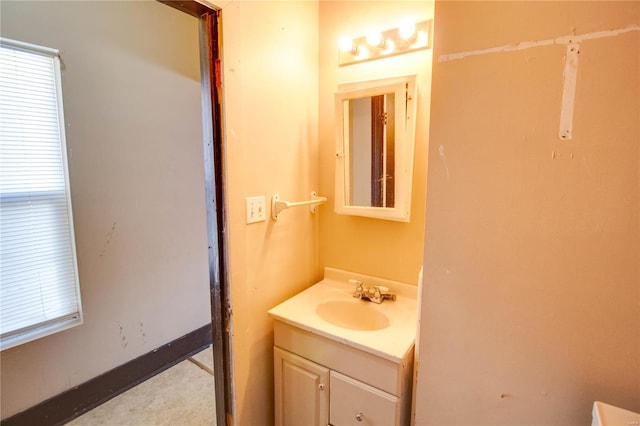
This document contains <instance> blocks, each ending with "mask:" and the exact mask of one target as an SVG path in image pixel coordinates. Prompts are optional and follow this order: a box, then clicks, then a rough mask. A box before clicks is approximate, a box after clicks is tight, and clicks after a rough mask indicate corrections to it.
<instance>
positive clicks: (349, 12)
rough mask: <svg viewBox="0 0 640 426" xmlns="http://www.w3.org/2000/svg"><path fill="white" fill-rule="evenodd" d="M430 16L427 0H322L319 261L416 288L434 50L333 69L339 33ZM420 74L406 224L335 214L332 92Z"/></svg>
mask: <svg viewBox="0 0 640 426" xmlns="http://www.w3.org/2000/svg"><path fill="white" fill-rule="evenodd" d="M432 17H433V2H432V1H404V2H402V1H376V2H358V1H321V2H320V92H319V101H320V110H319V113H320V115H319V124H320V130H319V141H320V149H319V158H318V162H319V164H320V171H321V172H320V189H321V195H325V196H327V197H329V203H328V205H326V206H323V207H322V209H321V211H320V223H321V232H320V235H319V241H320V263H321V264H322V265H323V266H331V267H335V268H340V269H346V270H351V271H355V272H360V273H365V274H368V275H374V276H379V277H383V278H388V279H392V280H396V281H403V282H407V283H412V284H415V283H417V277H418V271H419V270H420V266H421V265H422V252H423V237H424V214H425V193H426V174H427V154H426V153H427V147H428V139H429V138H428V133H429V131H428V129H429V105H430V93H431V50H422V51H418V52H414V53H409V54H404V55H400V56H395V57H391V58H385V59H381V60H376V61H371V62H365V63H362V64H355V65H348V66H344V67H338V49H337V41H338V39H339V38H340V37H341V36H343V35H351V36H353V37H357V36H361V35H364V34H366V32H367V31H368V30H370V29H371V28H376V27H377V28H379V29H381V30H387V29H391V28H394V27H395V26H397V25H398V24H399V23H400V22H402V21H403V20H404V19H414V20H415V21H422V20H427V19H431V18H432ZM409 74H415V75H417V85H418V104H417V108H418V112H417V114H418V116H417V120H416V124H417V126H416V140H415V161H414V173H413V192H412V206H411V222H410V223H401V222H392V221H385V220H379V219H370V218H364V217H358V216H342V215H337V214H336V213H334V185H335V184H334V177H335V115H334V105H335V104H334V94H335V92H336V91H337V89H338V85H339V84H343V83H348V82H353V81H362V80H374V79H380V78H386V77H394V76H401V75H409Z"/></svg>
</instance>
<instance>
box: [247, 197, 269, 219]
mask: <svg viewBox="0 0 640 426" xmlns="http://www.w3.org/2000/svg"><path fill="white" fill-rule="evenodd" d="M246 200H247V224H249V223H255V222H264V221H265V220H267V212H266V201H265V197H264V195H262V196H259V197H247V198H246Z"/></svg>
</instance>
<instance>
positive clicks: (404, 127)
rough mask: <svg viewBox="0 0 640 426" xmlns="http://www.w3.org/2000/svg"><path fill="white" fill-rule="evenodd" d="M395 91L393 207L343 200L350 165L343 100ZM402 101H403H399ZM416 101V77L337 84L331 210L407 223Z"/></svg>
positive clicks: (409, 211) (408, 219) (408, 218)
mask: <svg viewBox="0 0 640 426" xmlns="http://www.w3.org/2000/svg"><path fill="white" fill-rule="evenodd" d="M388 93H394V94H395V135H394V137H395V150H394V153H395V176H394V189H395V195H394V207H372V206H353V205H349V204H348V203H347V201H346V197H347V195H348V194H347V191H346V187H345V185H346V184H347V183H348V182H349V179H350V173H349V171H348V170H347V167H349V165H350V164H351V159H350V158H349V155H350V154H349V153H350V150H349V147H348V146H347V144H348V142H349V141H348V136H347V135H348V134H349V129H348V128H347V125H348V115H347V117H345V112H344V111H345V106H344V105H345V104H344V102H345V101H348V100H350V99H357V98H363V97H367V96H377V95H383V94H388ZM403 100H405V102H403ZM416 103H417V86H416V76H415V75H409V76H402V77H393V78H386V79H382V80H371V81H361V82H355V83H348V84H342V85H339V86H338V92H337V93H336V94H335V114H336V176H335V212H336V213H337V214H342V215H353V216H364V217H370V218H376V219H386V220H394V221H399V222H409V221H410V218H411V189H412V181H413V153H414V146H415V116H416Z"/></svg>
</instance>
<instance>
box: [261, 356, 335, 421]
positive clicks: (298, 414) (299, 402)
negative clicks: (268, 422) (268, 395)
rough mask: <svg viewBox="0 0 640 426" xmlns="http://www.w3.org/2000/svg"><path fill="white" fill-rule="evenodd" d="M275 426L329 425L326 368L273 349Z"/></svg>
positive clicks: (327, 376) (327, 375)
mask: <svg viewBox="0 0 640 426" xmlns="http://www.w3.org/2000/svg"><path fill="white" fill-rule="evenodd" d="M273 362H274V381H275V405H276V406H275V421H276V426H301V425H304V426H314V425H317V426H326V425H327V424H328V423H329V369H328V368H325V367H323V366H321V365H318V364H316V363H313V362H311V361H308V360H306V359H304V358H301V357H299V356H297V355H294V354H292V353H291V352H287V351H284V350H282V349H280V348H277V347H274V348H273Z"/></svg>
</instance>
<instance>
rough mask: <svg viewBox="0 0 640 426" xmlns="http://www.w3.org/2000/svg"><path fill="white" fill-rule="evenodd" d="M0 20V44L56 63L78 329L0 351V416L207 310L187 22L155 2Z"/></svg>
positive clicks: (21, 6) (120, 359)
mask: <svg viewBox="0 0 640 426" xmlns="http://www.w3.org/2000/svg"><path fill="white" fill-rule="evenodd" d="M0 9H1V12H2V13H1V20H2V21H1V23H0V28H1V31H2V36H3V37H9V38H14V39H18V40H23V41H27V42H31V43H36V44H42V45H45V46H50V47H54V48H59V49H60V51H61V55H62V59H63V63H64V69H63V70H62V89H63V99H64V109H65V124H66V135H67V149H68V157H69V175H70V183H71V198H72V202H73V215H74V222H75V235H76V246H77V254H78V269H79V276H80V290H81V294H82V304H83V310H84V324H82V325H80V326H78V327H74V328H72V329H69V330H65V331H63V332H60V333H56V334H53V335H50V336H47V337H44V338H41V339H38V340H35V341H33V342H30V343H27V344H24V345H20V346H17V347H14V348H11V349H8V350H6V351H3V352H2V353H1V366H2V373H1V376H2V380H1V387H2V391H1V392H0V393H1V395H2V400H1V402H0V406H1V407H2V417H3V418H6V417H8V416H11V415H13V414H16V413H17V412H20V411H22V410H24V409H26V408H29V407H30V406H32V405H35V404H36V403H38V402H41V401H43V400H45V399H48V398H50V397H52V396H54V395H56V394H58V393H60V392H63V391H65V390H67V389H70V388H72V387H74V386H77V385H79V384H81V383H83V382H85V381H87V380H89V379H91V378H93V377H95V376H97V375H99V374H102V373H104V372H106V371H108V370H110V369H112V368H114V367H116V366H118V365H121V364H123V363H125V362H127V361H130V360H132V359H134V358H136V357H138V356H140V355H143V354H145V353H147V352H150V351H152V350H153V349H155V348H157V347H159V346H162V345H163V344H165V343H167V342H170V341H172V340H174V339H177V338H178V337H180V336H183V335H184V334H186V333H188V332H190V331H192V330H195V329H197V328H199V327H201V326H204V325H206V324H208V323H209V321H210V319H209V318H210V317H211V315H210V312H211V311H210V307H209V298H208V294H209V279H208V261H207V240H206V218H205V204H204V200H205V198H204V196H205V194H204V169H203V164H204V163H203V151H202V113H201V106H200V105H201V100H200V72H199V56H198V21H197V19H195V18H193V17H191V16H188V15H186V14H184V13H181V12H179V11H177V10H175V9H172V8H170V7H168V6H165V5H163V4H161V3H158V2H155V1H147V2H61V1H55V2H50V1H46V2H32V1H29V2H23V1H21V2H12V1H2V2H0ZM167 28H171V29H172V31H167Z"/></svg>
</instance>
